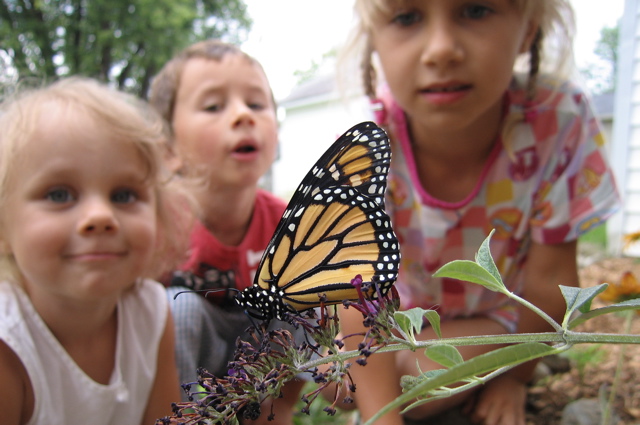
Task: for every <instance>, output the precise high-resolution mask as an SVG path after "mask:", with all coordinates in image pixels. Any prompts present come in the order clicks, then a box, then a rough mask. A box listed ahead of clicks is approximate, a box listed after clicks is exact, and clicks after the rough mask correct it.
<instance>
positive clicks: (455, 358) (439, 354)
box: [425, 344, 464, 367]
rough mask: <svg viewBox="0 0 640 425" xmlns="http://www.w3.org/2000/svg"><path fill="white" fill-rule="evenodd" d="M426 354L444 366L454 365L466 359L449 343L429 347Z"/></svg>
mask: <svg viewBox="0 0 640 425" xmlns="http://www.w3.org/2000/svg"><path fill="white" fill-rule="evenodd" d="M425 354H426V355H427V357H429V358H430V359H431V360H433V361H434V362H436V363H438V364H440V365H442V366H444V367H453V366H455V365H457V364H460V363H462V362H463V361H464V359H463V358H462V355H461V354H460V352H459V351H458V349H457V348H456V347H454V346H453V345H448V344H442V345H432V346H430V347H427V349H426V351H425Z"/></svg>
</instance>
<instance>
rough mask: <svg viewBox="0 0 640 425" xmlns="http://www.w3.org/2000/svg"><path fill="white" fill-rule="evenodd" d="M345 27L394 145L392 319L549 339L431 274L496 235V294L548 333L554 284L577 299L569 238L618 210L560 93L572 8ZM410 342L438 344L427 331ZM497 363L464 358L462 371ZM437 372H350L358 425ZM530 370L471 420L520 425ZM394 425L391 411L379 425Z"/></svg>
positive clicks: (578, 107) (591, 138) (519, 372)
mask: <svg viewBox="0 0 640 425" xmlns="http://www.w3.org/2000/svg"><path fill="white" fill-rule="evenodd" d="M356 12H357V17H358V26H357V30H356V37H355V39H354V40H355V43H354V46H356V47H359V48H360V50H359V53H361V54H360V55H359V58H360V61H361V62H360V63H361V64H362V75H363V83H364V88H365V92H366V93H367V94H368V95H369V96H370V98H371V100H372V104H373V106H374V111H375V114H376V119H377V121H378V122H379V123H380V124H381V125H383V126H384V127H385V128H386V130H387V131H388V132H389V134H390V136H391V139H392V149H393V155H394V156H393V160H392V166H391V174H390V183H389V191H388V194H387V195H388V204H387V205H388V208H389V213H390V215H391V217H392V220H393V223H394V228H395V231H396V233H397V234H398V237H399V239H400V243H401V247H402V263H401V270H400V276H399V279H398V282H397V284H396V285H397V288H398V290H399V292H400V297H401V302H402V306H403V308H411V307H415V306H420V307H423V308H434V309H436V310H437V311H438V312H439V313H440V314H441V317H442V319H443V335H444V336H446V337H456V336H467V335H483V334H501V333H510V332H539V331H546V330H547V325H546V323H544V322H543V321H542V320H541V319H539V318H538V317H536V316H534V315H532V314H530V313H528V312H527V311H519V310H518V308H517V307H516V306H514V305H512V304H511V303H510V302H509V301H508V300H507V299H505V297H501V296H499V295H497V294H495V293H492V292H490V291H488V290H485V289H484V288H482V287H480V286H474V285H471V284H468V283H465V282H461V281H457V280H453V279H437V278H433V277H432V274H433V273H434V272H435V271H436V270H437V269H438V268H439V267H441V266H442V265H444V264H445V263H447V262H449V261H452V260H457V259H473V257H474V253H475V252H476V251H477V249H478V248H479V246H480V244H481V242H482V241H483V240H484V238H486V237H487V235H488V234H489V232H490V231H491V230H492V229H495V230H496V233H495V234H494V236H493V239H492V242H491V251H492V254H493V256H494V258H495V260H496V263H497V265H498V268H499V271H500V273H501V275H502V277H503V279H504V281H505V283H506V285H507V286H508V287H509V288H510V290H512V291H516V292H518V293H520V294H522V295H524V297H525V298H527V299H528V300H529V301H531V302H532V303H534V304H536V305H538V306H540V307H542V308H543V309H544V310H545V311H546V312H547V313H548V314H550V315H551V316H552V317H554V318H556V319H558V318H560V317H561V316H562V314H563V312H564V302H563V299H562V296H561V293H560V291H559V289H558V285H567V286H576V285H578V274H577V266H576V246H577V238H578V236H579V235H580V234H581V233H584V232H586V231H587V230H589V229H591V228H592V227H594V226H595V225H598V224H601V223H602V222H603V221H604V220H605V219H607V218H608V217H609V216H610V215H611V214H612V212H613V211H614V210H615V208H616V207H617V205H618V203H619V199H618V195H617V191H616V187H615V183H614V181H613V177H612V174H611V170H610V168H609V166H608V164H607V161H606V155H605V145H604V140H603V137H602V133H601V130H600V127H599V124H598V122H597V120H596V119H595V118H594V115H593V112H592V109H591V106H590V104H589V101H588V99H587V96H586V95H585V94H584V93H583V92H582V91H581V90H580V89H579V88H578V87H577V86H576V85H575V84H572V83H570V82H569V81H568V80H567V79H566V76H567V75H569V74H568V71H567V70H568V69H569V68H568V67H567V66H566V65H567V61H566V59H570V58H571V52H570V49H571V33H572V27H571V22H572V21H571V19H572V16H573V15H572V10H571V7H570V5H569V3H568V0H490V1H471V2H470V1H468V0H414V1H402V0H398V1H393V0H357V1H356ZM351 54H352V55H353V50H352V51H351ZM356 56H358V55H356ZM568 62H569V63H570V61H568ZM519 69H522V70H523V71H524V72H522V73H520V72H518V70H519ZM358 315H359V313H357V312H354V311H350V310H347V311H346V312H345V313H344V318H343V321H342V324H343V332H344V334H352V333H355V332H358V331H360V330H362V318H361V317H358ZM420 337H421V338H422V339H432V338H435V335H434V332H433V331H432V329H430V328H429V326H428V325H425V327H424V328H423V330H422V334H421V335H420ZM355 339H356V338H349V339H348V340H347V347H346V348H347V349H354V348H355V347H356V345H357V343H358V342H359V341H356V340H355ZM494 348H496V347H490V346H475V347H461V348H460V351H461V353H462V355H463V356H464V357H465V358H470V357H473V356H476V355H479V354H481V353H484V352H487V351H489V350H492V349H494ZM435 368H439V366H438V365H437V364H435V363H434V362H432V361H430V360H429V359H428V358H426V357H425V356H424V355H423V353H421V352H416V353H412V352H402V353H396V354H383V355H376V356H372V357H371V358H370V360H369V364H368V365H367V366H366V367H364V368H363V367H357V366H354V367H353V368H352V370H351V373H352V376H353V378H354V380H355V383H356V386H357V389H356V392H355V401H356V404H357V407H358V409H359V410H360V413H361V415H362V417H363V418H364V419H367V418H370V417H371V416H372V415H373V414H374V413H375V412H376V411H377V410H378V409H380V408H381V406H384V405H385V404H387V403H388V402H389V401H391V400H392V399H393V398H395V397H397V396H398V395H399V394H400V387H399V380H400V376H402V375H405V374H414V375H415V374H417V373H419V370H421V371H427V370H430V369H435ZM531 370H532V365H531V364H527V365H524V366H522V367H520V368H517V369H514V370H512V371H510V372H508V373H505V374H503V375H502V376H500V377H498V378H496V379H494V380H492V381H490V382H489V383H488V384H487V385H485V386H484V387H483V388H482V389H481V390H480V391H478V392H476V393H475V394H474V397H475V398H474V400H475V403H474V404H473V403H468V404H467V407H468V411H469V412H470V413H469V414H470V417H471V419H473V420H474V421H475V422H479V423H485V424H503V425H507V424H508V425H514V424H515V425H524V423H525V418H524V402H525V396H526V390H525V384H526V383H527V381H528V380H529V378H530V376H531ZM471 395H472V394H470V393H464V394H462V395H458V396H454V397H450V398H447V399H443V400H439V401H436V402H432V403H428V404H426V405H423V406H420V407H417V408H415V409H413V410H411V411H409V412H408V413H407V414H406V415H405V418H404V419H413V420H418V421H420V422H419V423H424V422H423V421H424V420H425V419H426V418H429V417H432V416H434V415H437V414H439V413H440V412H443V411H445V410H448V409H450V408H452V407H454V406H457V405H460V404H462V403H463V402H471V401H473V400H471V397H470V396H471ZM402 422H403V418H402V417H401V416H400V415H399V412H398V411H395V412H393V413H391V414H389V415H386V416H385V417H384V419H382V420H380V421H379V422H377V423H379V424H386V425H396V424H401V423H402Z"/></svg>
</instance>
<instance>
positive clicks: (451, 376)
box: [394, 342, 556, 404]
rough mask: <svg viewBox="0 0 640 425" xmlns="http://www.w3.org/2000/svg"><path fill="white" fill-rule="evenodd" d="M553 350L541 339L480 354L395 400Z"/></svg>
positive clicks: (553, 349)
mask: <svg viewBox="0 0 640 425" xmlns="http://www.w3.org/2000/svg"><path fill="white" fill-rule="evenodd" d="M554 352H556V349H555V348H553V347H551V346H549V345H547V344H542V343H539V342H526V343H523V344H516V345H509V346H507V347H502V348H498V349H497V350H493V351H490V352H488V353H485V354H481V355H479V356H476V357H473V358H471V359H469V360H467V361H465V362H463V363H460V364H457V365H455V366H453V367H451V368H450V369H448V370H447V371H446V372H444V373H442V374H440V375H438V376H436V377H434V378H431V379H425V380H423V382H421V383H419V384H418V385H416V386H415V387H414V388H412V389H411V390H410V391H407V392H405V393H404V394H403V395H402V396H400V397H398V398H397V399H396V400H395V401H394V403H396V402H397V403H399V404H403V403H406V402H409V401H411V400H412V399H414V398H415V397H419V396H425V395H426V394H428V393H429V391H432V390H435V389H438V388H440V387H443V386H447V385H452V384H455V383H456V382H460V381H462V380H465V379H471V378H473V377H475V376H478V375H482V374H484V373H487V372H491V371H494V370H496V369H499V368H501V367H505V366H513V365H517V364H521V363H525V362H527V361H529V360H533V359H537V358H540V357H544V356H546V355H549V354H552V353H554Z"/></svg>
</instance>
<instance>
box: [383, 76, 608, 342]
mask: <svg viewBox="0 0 640 425" xmlns="http://www.w3.org/2000/svg"><path fill="white" fill-rule="evenodd" d="M551 87H552V86H551V85H548V84H545V82H544V81H541V82H540V83H539V84H538V94H537V96H536V99H534V101H533V102H531V105H533V106H530V107H529V108H527V110H526V114H525V116H526V118H525V120H524V122H521V123H518V124H517V125H516V127H515V129H514V132H513V133H512V134H513V137H511V138H510V142H509V143H510V149H505V148H504V147H503V146H502V143H501V142H497V143H496V146H495V148H494V149H493V152H492V153H491V155H490V158H489V160H488V161H487V163H486V165H485V168H484V171H483V172H482V175H481V178H480V180H479V181H478V182H477V185H476V187H475V188H474V190H473V191H472V192H471V193H470V194H469V195H468V196H467V198H466V199H464V200H462V201H461V202H457V203H448V202H443V201H441V200H438V199H435V198H433V197H432V196H430V195H429V194H428V193H427V192H426V191H425V190H424V189H423V188H422V186H421V183H420V180H419V178H418V173H417V170H416V164H415V160H414V157H413V153H412V150H411V141H410V140H409V137H408V133H407V124H406V121H405V116H404V113H403V111H402V110H401V109H400V107H399V106H398V105H397V104H396V103H395V102H394V101H393V99H392V98H391V97H390V95H388V94H386V95H384V94H383V95H382V96H381V98H382V99H381V100H382V102H383V104H384V112H383V113H382V114H378V116H379V117H380V118H382V119H383V121H384V122H381V123H380V124H382V125H383V126H384V127H385V128H386V129H387V131H388V132H389V135H390V137H391V139H392V150H393V158H392V164H391V173H390V176H389V189H388V191H387V209H388V211H389V213H390V215H391V217H392V220H393V224H394V229H395V231H396V233H397V235H398V238H399V240H400V244H401V252H402V262H401V267H400V275H399V278H398V282H397V284H396V286H397V288H398V291H399V293H400V299H401V302H402V306H403V308H411V307H416V306H420V307H422V308H436V309H437V310H438V312H439V314H440V315H441V317H442V318H443V319H444V320H446V319H452V318H457V317H470V316H474V315H485V316H489V317H492V318H494V319H495V320H498V321H499V322H500V323H503V325H505V326H506V327H507V329H509V330H510V331H514V330H515V324H516V322H517V314H516V309H515V307H514V306H513V305H512V304H510V303H509V302H508V299H507V298H506V297H504V296H502V295H500V294H496V293H494V292H491V291H489V290H487V289H485V288H483V287H482V286H480V285H475V284H470V283H466V282H461V281H458V280H455V279H442V278H434V277H432V274H433V273H434V272H435V271H436V270H438V269H439V268H440V267H441V266H442V265H444V264H446V263H447V262H450V261H452V260H459V259H466V260H473V259H474V256H475V253H476V252H477V250H478V248H479V247H480V244H481V243H482V241H483V240H484V239H485V238H486V237H487V236H488V235H489V233H490V231H491V230H492V229H495V233H494V235H493V237H492V240H491V253H492V256H493V258H494V260H495V261H496V264H497V266H498V269H499V271H500V273H501V276H502V278H503V280H504V282H505V284H506V285H507V287H508V288H509V289H510V290H511V291H515V292H516V293H517V292H518V291H520V290H521V289H522V286H523V279H524V276H523V274H524V273H523V269H524V265H525V263H526V261H527V254H528V251H529V247H530V244H531V243H532V242H536V243H541V244H557V243H562V242H567V241H572V240H575V239H577V238H578V236H579V235H580V234H582V233H584V232H586V231H588V230H589V229H592V228H593V227H595V226H597V225H599V224H601V223H603V221H604V220H606V219H607V218H608V217H609V216H610V215H611V214H612V213H613V212H614V211H615V210H616V208H617V207H618V205H619V202H620V200H619V196H618V192H617V190H616V186H615V182H614V179H613V175H612V172H611V169H610V168H609V164H608V163H607V158H606V157H607V154H606V144H605V140H604V138H603V134H602V131H601V129H600V125H599V123H598V121H597V120H596V118H595V117H594V114H593V111H592V109H591V105H590V103H589V101H588V99H587V97H586V96H585V94H584V93H583V92H581V91H580V90H579V89H578V88H577V87H575V86H574V85H571V84H570V83H565V84H562V85H561V86H560V88H559V89H557V88H556V90H555V91H553V90H552V88H551ZM549 96H551V98H549ZM524 98H525V97H524V88H523V85H522V84H519V83H518V80H517V79H514V82H513V84H512V86H511V87H510V89H509V91H508V93H507V94H506V95H505V99H506V102H507V105H506V106H505V114H511V113H519V114H523V113H524V112H525V109H524ZM541 99H547V100H546V101H543V102H542V101H541ZM509 150H510V151H511V152H512V155H509V153H508V151H509Z"/></svg>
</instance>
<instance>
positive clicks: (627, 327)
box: [602, 311, 635, 425]
mask: <svg viewBox="0 0 640 425" xmlns="http://www.w3.org/2000/svg"><path fill="white" fill-rule="evenodd" d="M624 314H625V322H624V333H625V334H628V333H629V332H631V321H632V319H633V316H634V314H635V312H634V311H625V312H624ZM626 351H627V346H626V344H623V345H622V347H620V352H619V353H618V363H617V365H616V372H615V375H614V376H613V383H612V384H611V391H610V392H609V400H608V401H607V403H606V405H605V406H604V411H603V412H602V425H609V424H610V422H611V416H612V411H613V403H614V402H615V399H616V393H617V392H618V385H619V384H620V375H622V367H623V365H624V355H625V352H626Z"/></svg>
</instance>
